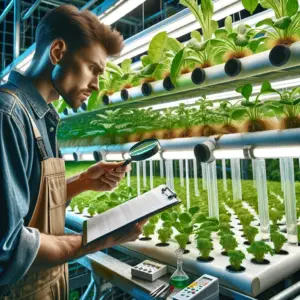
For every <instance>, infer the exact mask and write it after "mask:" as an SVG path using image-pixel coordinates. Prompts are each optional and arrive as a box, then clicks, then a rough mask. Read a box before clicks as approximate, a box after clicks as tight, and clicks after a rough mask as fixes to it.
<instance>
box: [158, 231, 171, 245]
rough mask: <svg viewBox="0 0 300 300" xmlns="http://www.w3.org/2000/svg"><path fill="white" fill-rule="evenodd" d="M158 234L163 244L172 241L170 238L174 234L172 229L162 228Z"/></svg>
mask: <svg viewBox="0 0 300 300" xmlns="http://www.w3.org/2000/svg"><path fill="white" fill-rule="evenodd" d="M157 232H158V239H159V240H160V241H161V242H162V243H163V244H166V243H167V242H168V241H169V240H170V238H171V236H172V234H173V230H172V228H171V227H162V228H160V229H158V231H157Z"/></svg>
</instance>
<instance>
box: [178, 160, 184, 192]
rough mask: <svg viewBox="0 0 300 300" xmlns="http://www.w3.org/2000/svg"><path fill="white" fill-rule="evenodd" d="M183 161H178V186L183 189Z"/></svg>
mask: <svg viewBox="0 0 300 300" xmlns="http://www.w3.org/2000/svg"><path fill="white" fill-rule="evenodd" d="M183 171H184V170H183V160H182V159H179V176H180V186H181V187H184V172H183Z"/></svg>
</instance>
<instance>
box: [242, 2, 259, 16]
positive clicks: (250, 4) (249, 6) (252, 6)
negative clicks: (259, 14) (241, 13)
mask: <svg viewBox="0 0 300 300" xmlns="http://www.w3.org/2000/svg"><path fill="white" fill-rule="evenodd" d="M242 3H243V6H244V7H245V9H246V10H248V11H249V12H250V14H251V15H252V14H253V12H254V11H255V9H256V8H257V6H258V0H242Z"/></svg>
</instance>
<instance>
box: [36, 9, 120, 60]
mask: <svg viewBox="0 0 300 300" xmlns="http://www.w3.org/2000/svg"><path fill="white" fill-rule="evenodd" d="M57 38H61V39H63V40H64V41H65V42H66V44H67V47H68V50H70V51H72V52H74V51H76V50H78V49H80V48H83V47H87V46H89V45H90V44H91V43H94V42H98V43H100V44H101V45H102V46H103V47H104V48H105V50H106V52H107V55H108V56H116V55H118V54H119V53H120V52H121V50H122V48H123V46H124V42H123V36H122V35H121V34H120V33H119V32H118V31H116V30H112V29H111V27H110V26H108V25H105V24H103V23H101V22H100V20H99V19H98V18H97V16H96V15H94V14H93V13H92V12H90V11H88V10H83V11H80V10H78V9H77V8H76V7H75V6H73V5H62V6H59V7H57V8H55V9H53V10H51V11H50V12H48V13H47V14H46V15H45V16H44V18H43V19H42V20H41V22H40V23H39V25H38V27H37V30H36V53H37V55H38V54H39V53H40V54H41V53H42V52H43V51H44V49H45V47H47V46H48V45H49V44H50V43H52V41H54V40H55V39H57Z"/></svg>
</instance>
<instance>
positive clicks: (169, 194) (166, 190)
mask: <svg viewBox="0 0 300 300" xmlns="http://www.w3.org/2000/svg"><path fill="white" fill-rule="evenodd" d="M161 192H162V194H164V195H166V196H167V197H168V199H169V200H171V199H173V198H176V197H177V194H176V193H174V192H173V191H172V190H171V189H170V188H168V187H167V186H166V187H164V188H162V189H161Z"/></svg>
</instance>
